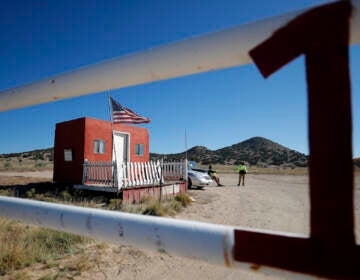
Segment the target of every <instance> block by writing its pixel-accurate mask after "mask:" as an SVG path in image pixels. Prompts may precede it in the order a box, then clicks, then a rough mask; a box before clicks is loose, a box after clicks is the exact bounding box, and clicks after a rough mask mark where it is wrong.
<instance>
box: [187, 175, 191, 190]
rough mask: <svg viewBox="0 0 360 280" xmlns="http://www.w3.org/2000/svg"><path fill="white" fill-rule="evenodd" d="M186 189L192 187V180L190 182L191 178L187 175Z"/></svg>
mask: <svg viewBox="0 0 360 280" xmlns="http://www.w3.org/2000/svg"><path fill="white" fill-rule="evenodd" d="M187 187H188V189H189V190H190V189H191V187H192V182H191V179H190V177H188V185H187Z"/></svg>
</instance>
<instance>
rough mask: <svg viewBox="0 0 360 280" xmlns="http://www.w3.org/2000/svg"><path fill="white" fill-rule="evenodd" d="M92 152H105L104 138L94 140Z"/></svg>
mask: <svg viewBox="0 0 360 280" xmlns="http://www.w3.org/2000/svg"><path fill="white" fill-rule="evenodd" d="M94 154H105V140H94Z"/></svg>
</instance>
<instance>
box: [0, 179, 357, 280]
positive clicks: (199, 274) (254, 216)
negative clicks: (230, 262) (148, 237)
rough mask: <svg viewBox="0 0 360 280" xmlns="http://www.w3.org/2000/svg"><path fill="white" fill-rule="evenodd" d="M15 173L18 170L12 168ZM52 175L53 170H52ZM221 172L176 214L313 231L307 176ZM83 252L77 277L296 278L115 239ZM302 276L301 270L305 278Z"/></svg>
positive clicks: (33, 273)
mask: <svg viewBox="0 0 360 280" xmlns="http://www.w3.org/2000/svg"><path fill="white" fill-rule="evenodd" d="M0 175H4V174H0ZM14 175H16V174H12V176H14ZM40 175H42V177H43V178H44V176H46V174H45V173H41V174H40ZM49 175H50V173H48V174H47V176H49ZM17 176H21V174H20V175H19V174H17ZM37 176H39V174H38V175H37ZM220 178H221V182H222V184H224V187H215V186H211V187H206V188H205V189H203V190H198V189H194V190H190V191H189V195H190V196H191V197H192V198H193V199H194V202H193V203H192V205H190V206H188V207H187V208H186V209H184V210H183V211H182V212H181V213H180V214H178V215H177V216H176V217H175V218H176V219H186V220H195V221H202V222H209V223H218V224H225V225H233V226H239V227H248V228H258V229H266V230H275V231H285V232H293V233H300V234H308V233H309V198H308V178H307V176H304V175H271V174H266V175H265V174H248V175H247V177H246V185H245V187H238V186H236V184H237V176H236V174H220ZM359 179H360V178H359V177H358V176H357V177H356V186H355V190H356V191H355V221H356V236H357V240H358V243H359V236H360V180H359ZM84 256H85V257H86V258H87V261H89V260H90V263H91V264H92V265H91V266H90V267H87V269H86V270H85V271H84V270H83V272H82V273H81V274H80V275H76V274H75V275H73V277H72V279H149V280H150V279H172V280H180V279H187V280H188V279H200V280H201V279H229V280H230V279H244V280H250V279H252V280H255V279H262V280H265V279H269V280H270V279H294V275H288V274H281V273H280V274H272V273H268V272H266V271H262V270H260V271H256V272H255V271H252V270H250V269H245V268H236V269H235V268H230V269H229V268H225V267H223V266H220V265H213V264H209V263H206V262H203V261H199V260H193V259H187V258H181V257H177V256H170V255H168V254H166V253H161V252H152V251H147V250H142V249H141V248H137V247H135V246H125V245H116V244H110V243H109V244H108V243H101V246H100V245H99V243H98V244H90V245H88V248H87V249H86V250H85V253H84ZM84 256H82V257H84ZM76 258H77V259H78V258H79V256H69V257H67V258H66V259H65V260H64V266H65V265H66V263H71V262H73V261H74V260H75V259H76ZM57 269H58V268H57ZM54 271H55V268H51V267H50V268H44V267H42V265H37V266H35V267H34V266H32V267H29V268H26V272H27V275H30V277H31V279H40V278H41V277H47V276H48V275H51V273H52V272H54ZM302 277H303V276H300V279H302ZM5 279H9V278H5ZM43 279H55V278H43ZM57 279H62V278H57Z"/></svg>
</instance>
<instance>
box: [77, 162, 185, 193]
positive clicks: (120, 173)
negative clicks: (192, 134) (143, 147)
mask: <svg viewBox="0 0 360 280" xmlns="http://www.w3.org/2000/svg"><path fill="white" fill-rule="evenodd" d="M186 165H187V163H186V161H185V160H184V161H178V162H163V161H149V162H124V163H119V164H117V163H116V162H88V161H85V162H84V169H83V184H84V185H96V186H104V187H117V188H118V189H119V190H120V189H122V188H130V187H131V188H133V187H142V186H147V185H161V184H163V183H166V182H168V181H182V180H185V179H186V177H187V175H186Z"/></svg>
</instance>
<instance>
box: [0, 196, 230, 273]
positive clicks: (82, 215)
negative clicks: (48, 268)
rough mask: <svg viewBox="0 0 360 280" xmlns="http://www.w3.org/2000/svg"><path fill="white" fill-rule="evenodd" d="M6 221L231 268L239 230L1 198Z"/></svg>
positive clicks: (2, 212)
mask: <svg viewBox="0 0 360 280" xmlns="http://www.w3.org/2000/svg"><path fill="white" fill-rule="evenodd" d="M0 216H2V217H6V218H11V219H16V220H20V221H22V222H24V223H27V224H31V225H37V226H43V227H47V228H51V229H55V230H60V231H65V232H69V233H74V234H80V235H84V236H88V237H92V238H96V239H100V240H104V241H109V242H115V243H121V244H130V245H134V246H137V247H140V248H148V249H152V250H161V251H166V252H168V253H170V254H176V255H180V256H185V257H192V258H197V259H201V260H206V261H209V262H213V263H218V264H222V265H224V264H225V265H227V266H231V265H232V263H233V257H232V250H233V246H234V227H230V226H224V225H214V224H207V223H200V222H192V221H183V220H178V219H170V218H159V217H151V216H144V215H137V214H128V213H122V212H115V211H106V210H100V209H93V208H84V207H77V206H70V205H62V204H54V203H47V202H41V201H34V200H28V199H21V198H13V197H3V196H0Z"/></svg>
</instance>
